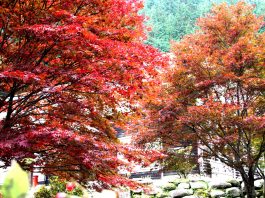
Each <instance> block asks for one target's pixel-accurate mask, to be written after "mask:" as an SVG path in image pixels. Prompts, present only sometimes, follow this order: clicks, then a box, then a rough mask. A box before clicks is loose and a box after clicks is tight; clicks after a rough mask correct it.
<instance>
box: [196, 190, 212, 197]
mask: <svg viewBox="0 0 265 198" xmlns="http://www.w3.org/2000/svg"><path fill="white" fill-rule="evenodd" d="M194 195H196V196H197V197H209V196H210V191H209V190H208V189H197V190H196V191H195V193H194Z"/></svg>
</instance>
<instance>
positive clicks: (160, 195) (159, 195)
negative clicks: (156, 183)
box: [156, 192, 169, 198]
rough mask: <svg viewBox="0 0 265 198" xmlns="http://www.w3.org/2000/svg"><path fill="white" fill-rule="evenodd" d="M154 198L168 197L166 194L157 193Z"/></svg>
mask: <svg viewBox="0 0 265 198" xmlns="http://www.w3.org/2000/svg"><path fill="white" fill-rule="evenodd" d="M156 197H157V198H166V197H169V195H168V193H167V192H159V193H157V194H156Z"/></svg>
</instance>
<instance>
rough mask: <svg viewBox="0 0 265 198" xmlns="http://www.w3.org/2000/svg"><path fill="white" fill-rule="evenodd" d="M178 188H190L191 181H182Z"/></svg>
mask: <svg viewBox="0 0 265 198" xmlns="http://www.w3.org/2000/svg"><path fill="white" fill-rule="evenodd" d="M178 188H184V189H189V188H190V184H189V183H180V184H179V185H178Z"/></svg>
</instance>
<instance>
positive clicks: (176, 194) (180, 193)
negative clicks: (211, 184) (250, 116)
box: [169, 189, 193, 198]
mask: <svg viewBox="0 0 265 198" xmlns="http://www.w3.org/2000/svg"><path fill="white" fill-rule="evenodd" d="M169 195H170V197H171V198H180V197H185V196H189V195H193V190H192V189H176V190H173V191H170V192H169Z"/></svg>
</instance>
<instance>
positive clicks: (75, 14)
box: [0, 0, 162, 187]
mask: <svg viewBox="0 0 265 198" xmlns="http://www.w3.org/2000/svg"><path fill="white" fill-rule="evenodd" d="M141 6H142V4H141V2H140V1H135V0H128V1H123V0H106V1H102V0H76V1H72V0H40V1H34V0H20V1H16V0H12V1H10V0H3V1H1V2H0V115H1V118H0V160H1V162H3V163H4V166H8V165H9V164H10V161H11V159H16V160H17V161H19V163H20V164H21V165H23V166H24V168H25V167H26V166H27V165H26V161H27V160H25V159H28V158H30V159H32V160H33V161H34V163H32V164H31V165H30V167H29V168H32V167H33V166H37V167H41V170H43V172H44V173H46V174H53V175H61V176H63V177H66V178H69V177H72V178H74V179H77V180H78V181H80V182H83V183H85V182H86V181H87V180H98V181H99V183H100V182H101V184H104V185H105V187H107V186H108V185H116V186H119V185H129V186H134V185H135V184H134V183H133V182H131V181H129V180H127V179H126V178H123V177H121V176H119V175H118V170H119V168H123V167H127V166H128V165H129V164H130V161H134V162H138V163H145V164H148V163H149V162H151V161H152V160H154V159H155V158H156V157H158V156H159V154H158V153H157V152H154V151H153V152H152V151H150V153H148V152H147V151H143V150H139V149H135V148H132V147H130V146H128V145H126V146H125V145H122V144H120V143H119V141H118V140H117V138H116V131H115V129H114V127H115V126H118V125H119V124H122V120H123V117H124V114H126V113H128V112H130V113H133V111H134V110H135V109H136V106H135V101H137V99H138V98H139V97H141V95H142V94H143V92H144V91H145V89H146V85H147V84H148V83H149V82H151V81H152V78H153V77H154V76H155V75H156V73H157V72H156V70H155V66H158V65H161V64H162V61H161V60H162V59H161V57H160V54H159V53H158V52H157V51H156V50H155V49H154V48H152V47H150V46H147V45H144V44H142V42H143V40H144V38H145V35H144V29H143V20H144V18H143V16H140V15H138V10H139V9H140V8H141ZM117 153H120V154H122V155H123V156H124V158H125V159H126V160H127V161H126V160H122V159H119V158H117ZM147 154H148V155H147Z"/></svg>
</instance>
